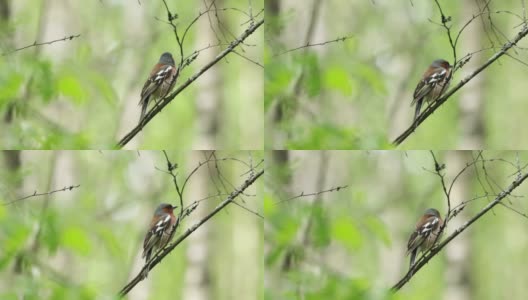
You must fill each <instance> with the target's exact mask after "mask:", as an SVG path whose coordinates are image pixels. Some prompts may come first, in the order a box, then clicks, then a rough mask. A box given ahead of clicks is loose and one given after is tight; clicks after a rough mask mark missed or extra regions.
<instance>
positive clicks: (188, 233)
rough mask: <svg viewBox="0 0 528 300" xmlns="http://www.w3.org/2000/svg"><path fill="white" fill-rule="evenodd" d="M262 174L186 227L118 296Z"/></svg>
mask: <svg viewBox="0 0 528 300" xmlns="http://www.w3.org/2000/svg"><path fill="white" fill-rule="evenodd" d="M263 174H264V170H260V171H259V172H257V173H255V174H254V175H253V176H249V177H248V178H247V179H246V180H245V181H244V183H243V184H241V185H240V187H238V188H237V189H235V190H234V191H233V192H231V194H230V195H229V197H227V198H226V199H225V200H224V201H222V202H221V203H220V204H219V205H218V206H217V207H216V208H215V209H214V210H213V211H212V212H211V213H209V214H208V215H206V216H205V217H204V218H203V219H201V220H200V221H198V223H196V224H194V225H193V226H192V227H190V228H189V229H187V230H186V231H185V232H184V233H183V234H182V235H180V236H179V237H178V239H176V241H175V242H174V243H171V244H169V245H168V246H167V247H165V248H164V249H163V250H162V251H161V252H160V253H159V255H157V256H155V257H154V259H152V261H151V262H149V263H148V264H146V265H145V266H144V267H143V269H142V270H141V271H140V272H139V273H138V275H137V276H136V277H135V278H134V279H132V280H131V281H130V283H128V284H127V285H125V286H124V287H123V289H122V290H121V291H120V292H119V294H118V296H119V297H124V296H125V295H127V294H128V292H130V290H132V289H133V288H134V287H135V286H136V285H137V284H138V283H139V282H140V281H142V280H143V279H144V277H143V274H144V271H145V269H146V268H148V270H149V271H150V270H152V269H153V268H154V267H155V266H156V265H158V264H159V263H160V262H161V260H163V258H164V257H165V256H167V255H168V254H169V253H170V252H171V251H172V250H174V248H176V246H178V245H179V244H180V243H181V242H182V241H184V240H185V239H186V238H187V237H189V235H191V234H192V233H193V232H194V231H196V230H197V229H198V228H199V227H200V226H202V225H203V224H204V223H205V222H207V221H208V220H209V219H211V218H212V217H213V216H214V215H216V214H217V213H218V212H220V211H221V210H222V209H223V208H225V207H226V206H227V205H229V204H231V203H233V201H234V200H235V199H236V198H237V197H238V196H240V195H241V194H242V193H243V192H244V191H245V190H246V189H247V188H249V187H250V186H251V185H252V184H253V183H254V182H255V181H256V180H257V179H258V178H259V177H260V176H262V175H263Z"/></svg>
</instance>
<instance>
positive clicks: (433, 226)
mask: <svg viewBox="0 0 528 300" xmlns="http://www.w3.org/2000/svg"><path fill="white" fill-rule="evenodd" d="M443 224H444V221H443V220H442V217H440V213H439V212H438V210H436V209H434V208H429V209H428V210H426V211H425V213H424V214H423V215H422V217H421V218H420V220H419V221H418V223H416V229H415V230H414V232H413V233H412V234H411V237H410V238H409V242H408V243H407V255H409V254H411V263H410V265H409V267H410V268H411V267H412V266H413V265H414V260H415V259H416V254H418V250H419V251H420V252H423V251H426V250H428V249H429V248H431V247H433V245H434V243H435V242H437V241H439V240H440V237H438V234H439V233H440V228H442V226H443Z"/></svg>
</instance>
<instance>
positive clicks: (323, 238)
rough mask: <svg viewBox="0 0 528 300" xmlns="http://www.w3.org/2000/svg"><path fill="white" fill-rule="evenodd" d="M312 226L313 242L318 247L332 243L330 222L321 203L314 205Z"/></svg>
mask: <svg viewBox="0 0 528 300" xmlns="http://www.w3.org/2000/svg"><path fill="white" fill-rule="evenodd" d="M313 209H314V214H313V216H314V219H313V221H314V222H313V227H312V237H313V243H314V245H315V246H316V247H326V246H328V245H329V244H330V241H331V239H330V224H329V221H328V219H327V218H326V214H324V212H323V208H322V207H321V206H320V205H315V206H314V208H313Z"/></svg>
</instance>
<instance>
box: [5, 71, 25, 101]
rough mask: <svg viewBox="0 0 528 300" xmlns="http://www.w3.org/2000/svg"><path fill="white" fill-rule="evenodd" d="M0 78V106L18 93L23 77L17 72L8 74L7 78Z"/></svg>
mask: <svg viewBox="0 0 528 300" xmlns="http://www.w3.org/2000/svg"><path fill="white" fill-rule="evenodd" d="M4 79H5V78H0V81H3V82H2V84H0V106H3V105H4V103H5V102H7V101H11V100H13V98H15V97H16V96H17V95H18V92H19V89H20V86H21V85H22V82H23V81H24V77H22V75H21V74H18V73H15V72H13V73H11V74H9V76H8V78H7V79H5V80H4Z"/></svg>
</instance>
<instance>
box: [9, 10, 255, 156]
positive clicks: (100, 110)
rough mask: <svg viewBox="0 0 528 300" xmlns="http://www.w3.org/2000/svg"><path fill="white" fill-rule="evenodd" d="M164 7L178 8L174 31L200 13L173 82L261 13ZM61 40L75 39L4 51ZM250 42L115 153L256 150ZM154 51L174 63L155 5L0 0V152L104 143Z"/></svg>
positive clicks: (124, 123) (125, 124) (119, 124)
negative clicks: (186, 58) (185, 63)
mask: <svg viewBox="0 0 528 300" xmlns="http://www.w3.org/2000/svg"><path fill="white" fill-rule="evenodd" d="M213 2H214V3H213ZM166 3H167V5H168V6H169V8H170V10H171V12H172V13H175V14H177V15H178V17H177V19H176V20H175V24H177V26H178V31H179V34H180V38H181V37H182V36H183V32H184V30H185V28H187V27H188V26H189V25H190V24H191V22H193V20H194V19H195V18H197V17H198V15H199V14H200V13H203V12H205V11H206V10H207V7H208V8H209V9H210V11H209V13H206V14H203V15H202V16H201V17H200V18H198V20H197V21H196V22H195V23H194V25H193V26H192V27H190V29H189V31H188V33H187V36H186V39H185V42H184V56H190V55H191V54H192V53H193V52H194V51H199V50H201V51H200V53H199V55H198V58H197V59H196V60H195V61H194V62H193V63H192V64H191V65H190V66H189V67H186V68H185V69H184V70H183V71H182V73H180V77H179V78H178V81H177V83H176V88H177V87H178V86H179V85H180V84H181V83H183V82H185V81H186V80H187V79H188V78H189V77H191V76H192V75H193V74H195V73H196V72H197V71H198V70H199V69H201V68H202V67H203V66H204V65H205V64H207V63H209V62H210V61H212V60H213V58H214V57H216V55H217V54H218V53H220V52H221V51H222V50H224V49H225V48H226V47H227V46H228V45H229V43H231V41H233V40H234V39H235V38H236V37H238V36H239V35H240V34H242V33H243V32H244V30H245V29H246V28H247V27H248V26H249V25H248V24H249V17H248V16H249V14H250V13H252V14H253V15H254V16H255V15H256V14H257V13H259V12H261V11H262V9H263V0H255V1H253V0H252V1H245V0H221V1H218V0H217V1H210V0H207V1H173V0H170V1H166ZM212 3H213V4H214V5H213V4H212ZM260 15H261V16H262V12H261V14H260ZM71 35H80V36H79V37H76V38H73V39H72V40H67V41H61V42H56V43H53V44H51V45H43V46H39V47H31V48H28V49H25V50H21V51H17V52H12V53H11V51H13V50H14V49H16V48H21V47H24V46H27V45H31V44H33V42H37V43H41V42H46V41H51V40H56V39H62V38H64V37H69V36H71ZM262 41H263V29H262V28H259V29H257V30H256V32H255V33H253V34H252V35H251V36H250V37H249V38H248V39H247V40H246V41H245V44H244V45H242V46H241V47H238V48H237V52H238V54H233V53H231V54H229V55H228V56H227V57H226V58H225V59H223V60H222V61H220V62H219V63H217V64H216V65H215V66H214V67H212V68H211V69H209V70H208V71H207V72H206V73H205V74H204V75H203V76H201V77H200V78H199V79H198V80H197V81H195V82H194V83H193V84H191V86H189V87H188V88H186V89H185V90H184V91H183V92H182V93H181V94H179V95H178V96H177V97H176V98H175V99H174V100H173V101H172V102H171V103H170V105H168V106H166V107H165V108H164V109H163V111H162V112H161V113H160V114H158V115H156V117H155V118H154V119H153V120H152V121H151V122H150V123H149V124H148V125H147V126H146V127H145V128H144V129H143V131H142V132H140V133H139V134H138V135H137V136H136V137H135V138H134V139H133V140H132V141H131V142H130V143H129V144H128V145H127V146H126V147H125V148H127V149H138V148H146V149H153V148H157V149H160V148H172V149H199V150H202V149H205V150H212V149H261V148H262V147H263V140H262V135H263V130H264V129H263V128H264V121H263V105H262V103H263V98H262V97H263V96H262V91H263V80H262V78H263V67H262V66H261V64H262V59H261V57H262ZM165 51H170V52H172V53H173V55H174V58H175V60H176V62H179V60H180V54H179V53H180V52H179V47H178V45H177V43H176V39H175V36H174V33H173V31H172V28H171V26H170V25H168V24H167V11H166V9H165V6H164V4H163V1H119V0H112V1H108V0H101V1H80V2H79V1H67V0H52V1H44V0H37V1H34V0H31V1H29V0H22V1H11V0H0V53H1V54H6V55H0V117H1V118H2V126H0V144H2V148H3V149H109V148H113V147H114V145H115V144H116V143H117V141H118V140H119V139H121V138H122V137H123V136H124V135H125V134H126V133H128V132H129V131H130V130H132V128H133V127H135V126H136V125H137V123H138V120H139V114H140V107H139V106H138V103H139V100H140V98H139V95H140V92H141V89H142V87H143V84H144V83H145V81H146V80H147V78H148V75H149V73H150V71H151V69H152V67H153V66H154V65H155V64H156V63H157V62H158V60H159V57H160V55H161V53H163V52H165ZM259 64H260V65H259Z"/></svg>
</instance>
